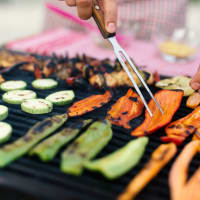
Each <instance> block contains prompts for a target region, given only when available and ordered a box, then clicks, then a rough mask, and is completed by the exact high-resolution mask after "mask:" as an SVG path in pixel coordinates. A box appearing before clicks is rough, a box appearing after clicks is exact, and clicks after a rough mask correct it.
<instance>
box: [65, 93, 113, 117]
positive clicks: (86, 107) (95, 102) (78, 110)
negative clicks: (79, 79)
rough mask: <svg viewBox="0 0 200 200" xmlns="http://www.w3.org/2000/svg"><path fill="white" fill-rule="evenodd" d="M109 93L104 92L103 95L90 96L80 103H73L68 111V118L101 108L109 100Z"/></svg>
mask: <svg viewBox="0 0 200 200" xmlns="http://www.w3.org/2000/svg"><path fill="white" fill-rule="evenodd" d="M111 97H112V96H111V93H110V92H109V91H106V92H105V93H104V94H99V95H92V96H90V97H88V98H85V99H83V100H81V101H78V102H75V103H74V104H73V105H72V106H71V107H70V108H69V110H68V114H69V116H70V117H75V116H80V115H83V114H85V113H88V112H91V111H93V110H95V109H97V108H100V107H102V106H103V105H104V104H106V103H108V102H109V101H110V99H111Z"/></svg>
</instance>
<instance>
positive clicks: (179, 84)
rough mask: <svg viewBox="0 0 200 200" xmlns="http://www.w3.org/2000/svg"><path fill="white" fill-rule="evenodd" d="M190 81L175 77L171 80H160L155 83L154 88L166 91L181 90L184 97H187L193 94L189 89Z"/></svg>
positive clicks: (185, 78)
mask: <svg viewBox="0 0 200 200" xmlns="http://www.w3.org/2000/svg"><path fill="white" fill-rule="evenodd" d="M191 80H192V79H191V78H188V77H186V76H177V77H174V78H171V79H164V80H161V81H159V82H157V83H156V86H157V87H159V88H162V89H168V90H183V91H184V96H189V95H191V94H192V93H194V90H193V89H192V88H191V87H190V81H191Z"/></svg>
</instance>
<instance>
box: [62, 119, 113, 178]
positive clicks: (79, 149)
mask: <svg viewBox="0 0 200 200" xmlns="http://www.w3.org/2000/svg"><path fill="white" fill-rule="evenodd" d="M111 138H112V129H111V124H110V122H109V121H107V120H103V121H96V122H95V123H93V124H92V125H91V126H90V127H89V128H88V129H87V131H86V132H85V133H83V134H82V135H81V136H80V137H78V138H77V139H76V140H75V141H74V142H73V143H72V144H71V145H70V146H69V147H68V148H67V149H66V150H65V151H64V152H63V153H62V160H61V170H62V171H63V172H64V173H68V174H73V175H80V174H81V173H82V171H83V166H84V163H85V162H87V161H88V160H90V159H92V158H93V157H95V156H96V155H97V154H98V153H99V152H100V151H101V150H102V149H103V148H104V147H105V146H106V145H107V144H108V142H109V141H110V139H111Z"/></svg>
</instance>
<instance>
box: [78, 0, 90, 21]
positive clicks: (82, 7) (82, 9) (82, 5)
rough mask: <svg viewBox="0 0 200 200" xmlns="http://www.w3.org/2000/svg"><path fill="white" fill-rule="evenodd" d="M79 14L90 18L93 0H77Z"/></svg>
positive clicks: (81, 16)
mask: <svg viewBox="0 0 200 200" xmlns="http://www.w3.org/2000/svg"><path fill="white" fill-rule="evenodd" d="M76 5H77V10H78V16H79V17H80V18H81V19H89V18H90V17H91V16H92V0H76Z"/></svg>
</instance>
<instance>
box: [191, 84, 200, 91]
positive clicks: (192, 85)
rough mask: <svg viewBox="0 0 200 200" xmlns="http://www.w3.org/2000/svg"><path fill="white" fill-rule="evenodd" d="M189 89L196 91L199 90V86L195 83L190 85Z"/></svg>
mask: <svg viewBox="0 0 200 200" xmlns="http://www.w3.org/2000/svg"><path fill="white" fill-rule="evenodd" d="M191 87H192V88H193V89H194V90H198V89H200V84H199V83H197V82H195V83H191Z"/></svg>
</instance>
